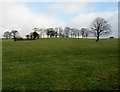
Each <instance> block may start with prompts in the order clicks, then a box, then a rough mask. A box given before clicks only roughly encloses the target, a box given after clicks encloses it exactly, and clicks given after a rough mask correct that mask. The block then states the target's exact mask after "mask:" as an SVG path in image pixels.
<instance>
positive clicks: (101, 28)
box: [3, 17, 111, 42]
mask: <svg viewBox="0 0 120 92" xmlns="http://www.w3.org/2000/svg"><path fill="white" fill-rule="evenodd" d="M110 31H111V26H110V25H109V24H108V21H106V20H105V19H103V18H100V17H98V18H96V19H95V20H94V21H93V22H92V23H91V25H90V30H89V29H87V28H81V29H77V28H70V27H65V28H64V30H63V28H62V27H56V28H46V29H45V28H36V27H35V28H33V32H31V33H29V34H27V35H26V38H27V39H34V40H35V39H39V38H44V37H45V36H46V37H48V38H52V37H72V38H76V37H78V38H79V37H80V36H81V37H82V38H87V37H88V35H89V34H91V33H93V34H94V35H95V36H96V37H97V40H96V42H98V41H99V37H100V35H102V34H107V33H109V32H110ZM3 36H4V37H6V38H11V37H12V38H14V41H16V39H18V38H20V36H18V31H17V30H12V31H11V32H9V31H7V32H5V33H4V35H3Z"/></svg>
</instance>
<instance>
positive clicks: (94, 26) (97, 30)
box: [90, 17, 111, 42]
mask: <svg viewBox="0 0 120 92" xmlns="http://www.w3.org/2000/svg"><path fill="white" fill-rule="evenodd" d="M90 28H91V30H92V32H93V33H94V34H95V36H96V37H97V40H96V42H98V41H99V37H100V35H102V34H107V33H110V32H111V26H110V25H109V24H108V21H106V20H105V19H103V18H100V17H97V18H95V19H94V21H93V22H92V23H91V25H90Z"/></svg>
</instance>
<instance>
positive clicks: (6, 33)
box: [3, 31, 11, 39]
mask: <svg viewBox="0 0 120 92" xmlns="http://www.w3.org/2000/svg"><path fill="white" fill-rule="evenodd" d="M3 36H4V37H5V38H7V39H8V38H9V39H10V37H11V32H9V31H6V32H4V34H3Z"/></svg>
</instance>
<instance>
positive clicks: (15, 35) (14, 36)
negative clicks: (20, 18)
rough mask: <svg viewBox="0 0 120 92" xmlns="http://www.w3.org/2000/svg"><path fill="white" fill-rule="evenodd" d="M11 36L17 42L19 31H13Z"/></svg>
mask: <svg viewBox="0 0 120 92" xmlns="http://www.w3.org/2000/svg"><path fill="white" fill-rule="evenodd" d="M11 34H12V36H13V39H14V41H16V38H17V36H18V31H17V30H12V31H11Z"/></svg>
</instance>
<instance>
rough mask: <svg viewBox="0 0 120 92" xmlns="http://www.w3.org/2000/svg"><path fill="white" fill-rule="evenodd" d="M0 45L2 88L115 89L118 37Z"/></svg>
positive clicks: (40, 40) (116, 83)
mask: <svg viewBox="0 0 120 92" xmlns="http://www.w3.org/2000/svg"><path fill="white" fill-rule="evenodd" d="M2 44H3V47H2V49H3V52H2V56H3V57H2V58H3V60H2V64H3V65H2V67H3V85H2V86H3V90H118V86H119V84H118V39H101V40H100V42H98V43H97V42H95V39H73V38H51V39H47V38H44V39H39V40H32V41H17V42H14V41H12V40H3V42H2Z"/></svg>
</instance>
